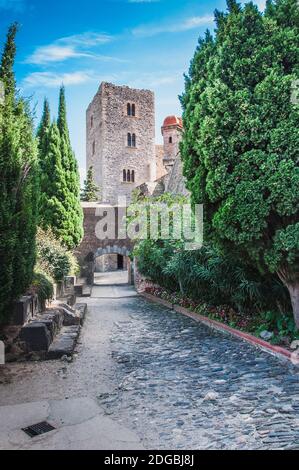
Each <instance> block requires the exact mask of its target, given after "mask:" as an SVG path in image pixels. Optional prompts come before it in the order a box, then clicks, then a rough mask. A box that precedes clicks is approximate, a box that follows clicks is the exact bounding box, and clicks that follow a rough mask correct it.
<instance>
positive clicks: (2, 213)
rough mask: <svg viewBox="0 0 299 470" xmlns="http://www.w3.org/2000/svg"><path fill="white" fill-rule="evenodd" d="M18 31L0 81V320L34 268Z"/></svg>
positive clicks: (34, 203)
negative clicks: (0, 87)
mask: <svg viewBox="0 0 299 470" xmlns="http://www.w3.org/2000/svg"><path fill="white" fill-rule="evenodd" d="M16 33H17V26H16V25H12V26H11V27H10V28H9V31H8V35H7V41H6V44H5V47H4V51H3V55H2V59H1V65H0V80H1V81H2V82H3V84H4V92H5V97H4V103H0V194H1V199H0V233H1V237H0V284H1V293H0V320H4V319H6V318H8V316H9V312H10V311H11V303H12V301H13V300H15V299H17V298H18V297H19V296H20V295H21V294H23V293H24V292H25V291H26V289H28V287H29V285H30V283H31V281H32V277H33V267H34V264H35V255H36V249H35V234H36V226H37V219H38V196H39V181H38V169H37V158H36V157H37V145H36V141H35V139H34V136H33V122H32V116H31V113H30V110H29V104H28V102H26V101H25V100H24V99H22V98H21V97H19V96H18V94H17V93H16V89H15V88H16V84H15V77H14V71H13V66H14V61H15V54H16V45H15V36H16Z"/></svg>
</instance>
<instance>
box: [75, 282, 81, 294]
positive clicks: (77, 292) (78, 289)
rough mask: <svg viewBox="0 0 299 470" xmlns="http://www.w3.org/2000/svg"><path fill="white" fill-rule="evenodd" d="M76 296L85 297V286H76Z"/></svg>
mask: <svg viewBox="0 0 299 470" xmlns="http://www.w3.org/2000/svg"><path fill="white" fill-rule="evenodd" d="M75 294H76V295H77V296H78V297H82V295H83V284H77V285H75Z"/></svg>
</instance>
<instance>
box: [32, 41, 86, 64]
mask: <svg viewBox="0 0 299 470" xmlns="http://www.w3.org/2000/svg"><path fill="white" fill-rule="evenodd" d="M88 56H89V54H86V53H80V52H76V50H75V49H74V48H73V47H66V46H58V45H54V44H52V45H50V46H43V47H38V48H37V49H36V50H35V52H34V53H33V54H32V55H31V56H30V57H28V58H27V59H26V62H27V63H29V64H38V65H42V64H47V63H49V62H63V61H64V60H67V59H72V58H74V57H88Z"/></svg>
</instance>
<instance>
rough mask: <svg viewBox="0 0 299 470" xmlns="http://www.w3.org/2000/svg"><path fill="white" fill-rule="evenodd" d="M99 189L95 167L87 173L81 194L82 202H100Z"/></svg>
mask: <svg viewBox="0 0 299 470" xmlns="http://www.w3.org/2000/svg"><path fill="white" fill-rule="evenodd" d="M98 193H99V188H98V186H97V185H96V184H95V182H94V177H93V167H92V166H91V167H90V168H89V170H88V172H87V178H86V180H85V181H84V188H83V190H82V193H81V201H84V202H95V201H97V200H98Z"/></svg>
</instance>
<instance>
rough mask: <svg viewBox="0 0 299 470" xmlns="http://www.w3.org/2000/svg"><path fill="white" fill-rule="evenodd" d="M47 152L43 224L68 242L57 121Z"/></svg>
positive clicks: (45, 158)
mask: <svg viewBox="0 0 299 470" xmlns="http://www.w3.org/2000/svg"><path fill="white" fill-rule="evenodd" d="M48 138H49V142H48V147H47V153H46V154H44V155H43V167H44V175H43V178H44V189H45V190H44V191H43V193H42V194H41V198H40V219H41V226H42V228H44V229H45V230H46V229H48V228H51V229H52V231H53V233H54V234H55V235H56V236H57V237H58V238H59V239H60V240H61V241H64V242H65V244H67V241H68V214H67V211H68V205H67V204H66V202H67V201H68V188H67V184H66V175H65V172H64V170H63V166H62V158H61V137H60V133H59V130H58V127H57V125H56V123H55V122H53V124H52V125H51V127H50V130H49V136H48Z"/></svg>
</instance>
